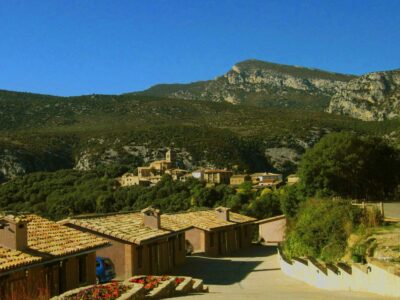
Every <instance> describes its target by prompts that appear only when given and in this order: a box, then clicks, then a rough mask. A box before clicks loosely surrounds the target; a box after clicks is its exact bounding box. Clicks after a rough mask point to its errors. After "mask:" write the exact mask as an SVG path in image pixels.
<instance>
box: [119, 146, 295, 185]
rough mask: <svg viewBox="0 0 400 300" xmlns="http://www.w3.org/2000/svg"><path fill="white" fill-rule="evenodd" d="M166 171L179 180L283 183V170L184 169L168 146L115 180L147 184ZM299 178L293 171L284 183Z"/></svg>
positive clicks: (210, 182) (235, 183) (155, 180)
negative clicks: (154, 158)
mask: <svg viewBox="0 0 400 300" xmlns="http://www.w3.org/2000/svg"><path fill="white" fill-rule="evenodd" d="M165 174H168V175H170V176H171V177H172V179H173V180H179V181H182V182H185V181H187V180H188V179H189V178H194V179H197V180H199V181H203V182H205V183H207V184H209V185H215V184H229V185H232V186H239V185H240V184H242V183H245V182H251V183H252V185H253V188H256V189H258V188H266V187H270V188H276V187H279V186H281V185H283V184H284V181H283V176H282V174H276V173H270V172H262V173H253V174H234V173H233V171H231V170H227V169H212V168H204V169H198V170H193V171H189V170H184V169H180V168H177V167H176V153H175V151H174V150H172V149H170V150H168V151H167V153H166V154H165V159H164V160H157V161H154V162H151V163H150V165H149V166H143V167H138V168H137V175H136V174H134V173H125V174H123V175H122V176H121V177H119V178H117V182H118V183H119V184H120V186H121V187H127V186H134V185H142V186H150V185H154V184H157V183H158V182H159V181H160V180H161V178H162V177H163V176H164V175H165ZM298 180H299V178H298V177H297V176H296V175H294V174H293V175H289V176H288V177H287V184H289V185H290V184H294V183H296V182H298Z"/></svg>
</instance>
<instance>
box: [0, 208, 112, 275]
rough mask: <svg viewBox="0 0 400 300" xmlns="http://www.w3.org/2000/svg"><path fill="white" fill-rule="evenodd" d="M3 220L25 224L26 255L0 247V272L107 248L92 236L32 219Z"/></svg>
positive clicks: (56, 224) (45, 221) (52, 223)
mask: <svg viewBox="0 0 400 300" xmlns="http://www.w3.org/2000/svg"><path fill="white" fill-rule="evenodd" d="M7 218H9V219H10V218H11V219H14V220H15V221H18V219H20V220H23V221H26V222H27V229H28V247H27V249H26V251H25V250H24V251H17V250H12V249H7V248H4V247H1V246H0V272H1V271H6V270H9V269H13V268H17V267H21V266H25V265H30V264H32V263H35V262H40V261H41V260H46V259H48V258H51V257H60V256H64V255H68V254H73V253H77V252H81V251H85V250H90V249H93V248H97V247H100V246H105V245H107V244H108V242H107V241H106V240H104V239H101V238H98V237H96V236H95V235H91V234H88V233H83V232H80V231H78V230H75V229H71V228H69V227H66V226H63V225H61V224H58V223H56V222H53V221H50V220H47V219H45V218H42V217H39V216H36V215H26V216H23V217H15V218H12V217H11V216H7ZM33 253H34V254H33Z"/></svg>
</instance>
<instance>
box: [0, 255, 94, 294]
mask: <svg viewBox="0 0 400 300" xmlns="http://www.w3.org/2000/svg"><path fill="white" fill-rule="evenodd" d="M82 257H84V258H85V259H86V275H87V277H86V281H85V283H80V282H79V256H78V257H72V258H69V259H67V260H62V261H56V262H53V263H51V264H42V265H38V266H37V267H33V268H30V269H26V270H22V271H17V272H15V273H11V274H10V275H5V276H0V299H1V300H11V299H12V300H27V299H35V300H36V299H37V300H42V299H43V300H44V299H49V298H51V297H52V296H55V295H59V294H60V293H62V292H64V291H66V290H70V289H74V288H77V287H79V286H80V285H88V284H93V283H95V281H96V263H95V260H96V255H95V253H94V252H92V253H89V254H86V255H84V256H82ZM61 262H62V263H61ZM60 271H63V272H64V275H65V277H64V278H63V277H62V276H61V277H60ZM60 280H63V282H60Z"/></svg>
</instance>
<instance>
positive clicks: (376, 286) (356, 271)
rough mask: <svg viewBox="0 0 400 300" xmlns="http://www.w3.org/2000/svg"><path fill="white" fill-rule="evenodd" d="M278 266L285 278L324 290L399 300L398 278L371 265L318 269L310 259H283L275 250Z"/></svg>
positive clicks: (399, 281)
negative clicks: (362, 293)
mask: <svg viewBox="0 0 400 300" xmlns="http://www.w3.org/2000/svg"><path fill="white" fill-rule="evenodd" d="M278 257H279V264H280V267H281V270H282V272H283V273H285V274H286V275H287V276H290V277H293V278H296V279H298V280H301V281H304V282H306V283H308V284H309V285H312V286H315V287H317V288H320V289H326V290H345V291H357V292H370V293H375V294H379V295H383V296H390V297H400V276H399V275H398V274H393V273H392V272H390V267H389V268H388V267H386V266H384V265H383V264H381V263H379V262H375V261H370V262H368V264H366V265H360V264H354V265H352V266H346V265H341V264H338V265H321V264H319V263H318V262H317V261H316V260H314V259H299V258H295V259H293V260H289V259H287V258H286V257H285V256H284V255H283V254H282V253H281V251H280V250H278Z"/></svg>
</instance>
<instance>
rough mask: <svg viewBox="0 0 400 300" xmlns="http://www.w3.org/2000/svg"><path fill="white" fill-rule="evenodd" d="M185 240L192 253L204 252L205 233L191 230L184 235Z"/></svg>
mask: <svg viewBox="0 0 400 300" xmlns="http://www.w3.org/2000/svg"><path fill="white" fill-rule="evenodd" d="M185 237H186V240H187V241H188V243H189V244H190V245H191V246H192V247H193V252H204V251H205V243H206V242H205V231H204V230H201V229H198V228H192V229H189V230H187V231H186V233H185Z"/></svg>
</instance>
